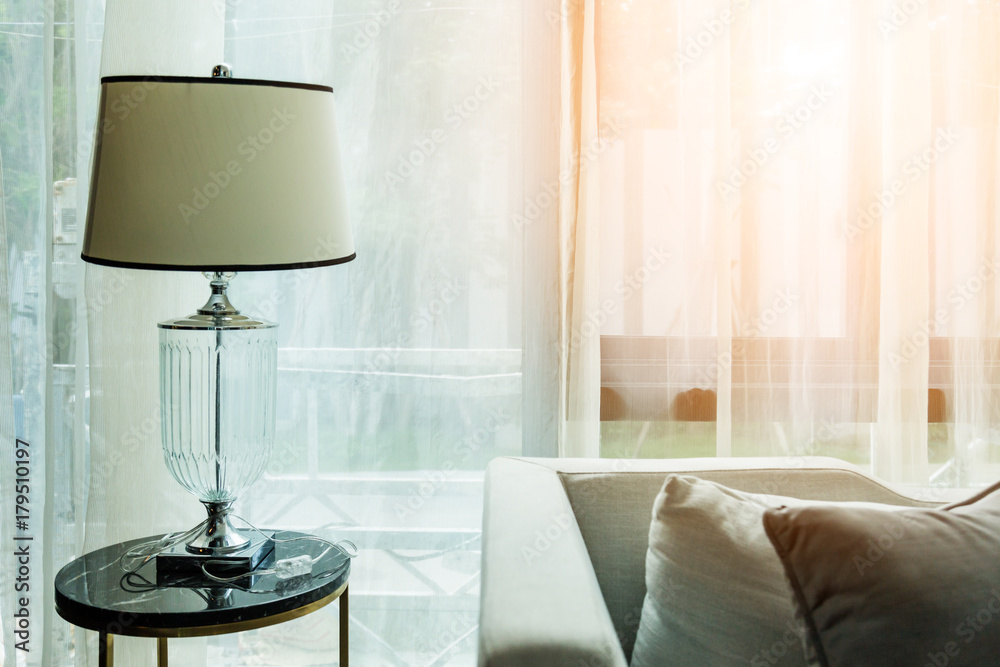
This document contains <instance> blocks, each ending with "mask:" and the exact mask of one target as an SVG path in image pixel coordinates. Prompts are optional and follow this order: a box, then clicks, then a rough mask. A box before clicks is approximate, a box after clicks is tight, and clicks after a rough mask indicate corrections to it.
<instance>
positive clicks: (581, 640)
mask: <svg viewBox="0 0 1000 667" xmlns="http://www.w3.org/2000/svg"><path fill="white" fill-rule="evenodd" d="M482 554H483V568H482V589H481V603H480V604H481V606H480V615H479V665H480V667H582V666H586V667H627V664H628V663H627V662H626V660H625V655H624V653H623V652H622V649H621V645H620V643H619V641H618V637H617V635H616V633H615V628H614V625H613V624H612V622H611V616H610V615H609V614H608V609H607V606H606V605H605V603H604V598H603V596H602V595H601V589H600V587H599V585H598V583H597V577H596V575H595V574H594V568H593V566H592V565H591V562H590V556H589V554H588V552H587V547H586V545H585V544H584V542H583V537H582V535H581V534H580V528H579V526H578V525H577V523H576V518H575V516H574V515H573V509H572V508H571V507H570V504H569V500H568V499H567V497H566V492H565V490H564V489H563V485H562V482H561V481H560V479H559V476H558V475H557V474H556V472H555V471H553V470H551V469H550V468H546V467H544V466H540V465H538V464H535V463H531V462H528V461H524V460H516V459H505V458H500V459H495V460H494V461H493V462H491V463H490V465H489V467H488V468H487V471H486V490H485V501H484V506H483V544H482Z"/></svg>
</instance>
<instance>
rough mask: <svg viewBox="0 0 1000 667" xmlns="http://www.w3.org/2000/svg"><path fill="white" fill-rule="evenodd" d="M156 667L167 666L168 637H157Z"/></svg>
mask: <svg viewBox="0 0 1000 667" xmlns="http://www.w3.org/2000/svg"><path fill="white" fill-rule="evenodd" d="M156 667H167V638H166V637H157V638H156Z"/></svg>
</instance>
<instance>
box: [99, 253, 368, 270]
mask: <svg viewBox="0 0 1000 667" xmlns="http://www.w3.org/2000/svg"><path fill="white" fill-rule="evenodd" d="M357 256H358V253H356V252H352V253H351V254H350V255H349V256H347V257H337V258H335V259H324V260H320V261H315V262H290V263H287V264H205V265H198V266H190V265H179V264H143V263H142V262H118V261H115V260H113V259H102V258H100V257H88V256H87V255H85V254H83V253H81V254H80V258H81V259H82V260H83V261H85V262H88V263H90V264H99V265H101V266H111V267H114V268H116V269H146V270H148V271H202V272H206V271H207V272H211V273H216V272H218V273H229V272H233V273H244V272H246V271H295V270H298V269H315V268H318V267H321V266H334V265H336V264H346V263H347V262H350V261H351V260H352V259H354V258H355V257H357Z"/></svg>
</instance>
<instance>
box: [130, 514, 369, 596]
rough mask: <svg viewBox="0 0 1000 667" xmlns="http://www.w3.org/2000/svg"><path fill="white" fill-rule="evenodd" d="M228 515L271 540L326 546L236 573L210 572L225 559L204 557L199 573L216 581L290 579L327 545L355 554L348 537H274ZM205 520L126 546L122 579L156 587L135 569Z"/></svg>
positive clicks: (309, 566)
mask: <svg viewBox="0 0 1000 667" xmlns="http://www.w3.org/2000/svg"><path fill="white" fill-rule="evenodd" d="M231 516H232V517H233V518H234V519H239V520H240V521H242V522H243V523H244V524H246V526H247V527H248V528H250V529H251V530H253V531H254V532H256V533H257V534H258V535H260V536H262V537H264V538H265V539H269V540H272V541H273V542H277V543H287V542H297V541H302V540H312V541H315V542H322V543H323V544H326V545H327V546H326V549H324V550H323V552H322V553H321V554H320V555H319V556H316V557H315V558H313V557H312V556H310V555H309V554H302V555H301V556H293V557H291V558H283V559H281V560H279V561H277V562H275V564H274V567H271V568H268V569H265V570H251V571H250V572H245V573H243V574H239V575H236V576H233V577H221V576H218V575H216V574H212V573H211V572H209V571H208V566H209V565H220V564H227V563H226V561H221V560H216V561H213V560H208V561H205V562H204V563H202V564H201V572H202V574H204V575H205V576H206V577H207V578H208V579H210V580H212V581H215V582H218V583H222V584H233V583H235V582H238V581H239V580H240V579H244V578H246V577H250V576H259V575H263V574H273V575H275V576H276V577H277V578H278V579H280V580H287V579H293V578H296V577H301V576H304V575H308V574H312V568H313V566H314V565H315V564H316V563H318V562H319V561H320V560H322V559H323V557H324V556H326V555H327V554H328V553H329V552H330V550H331V549H337V550H338V551H340V553H342V554H343V555H344V556H346V557H347V558H348V559H351V558H354V557H356V556H357V555H358V548H357V546H355V544H354V543H353V542H351V541H350V540H341V541H339V542H331V541H330V540H326V539H323V538H322V537H317V536H315V535H298V536H296V537H286V538H278V537H274V536H269V535H267V534H265V533H264V532H263V531H261V530H260V529H259V528H257V527H256V526H255V525H253V524H252V523H250V522H249V521H247V520H246V519H244V518H243V517H241V516H239V515H237V514H232V515H231ZM209 521H210V520H209V519H205V520H204V521H202V522H201V523H199V524H198V525H197V526H195V527H194V528H191V529H190V530H187V531H184V532H175V533H168V534H167V535H164V536H163V537H160V538H159V539H156V540H150V541H148V542H143V543H142V544H138V545H136V546H134V547H132V548H131V549H129V550H127V551H126V552H125V553H123V554H122V555H121V556H120V557H119V559H118V566H119V567H120V568H121V569H122V570H123V571H124V572H125V576H124V577H123V578H122V579H123V581H124V582H126V583H128V584H129V585H130V586H133V587H136V588H137V589H145V590H152V588H157V586H155V585H154V584H152V582H150V581H149V580H148V579H146V578H145V577H144V576H142V575H140V574H139V570H141V569H142V568H143V567H145V566H146V564H147V563H149V561H151V560H152V559H153V558H155V557H156V556H158V555H160V554H162V553H165V552H167V551H169V550H170V549H172V548H173V547H175V546H177V545H178V544H180V543H181V542H186V541H187V540H189V539H191V538H192V537H194V536H195V535H197V534H199V533H200V532H201V531H202V530H203V529H204V528H205V527H206V526H207V525H208V522H209ZM137 558H138V559H141V562H139V564H138V565H135V564H134V563H135V562H134V560H133V561H132V563H130V565H131V566H127V565H126V560H132V559H137ZM335 571H336V570H335V569H331V570H329V571H327V572H323V573H320V574H319V575H317V576H316V578H317V579H324V578H326V577H330V576H332V575H333V573H334V572H335ZM135 579H139V580H140V581H139V583H138V584H137V583H135V581H134V580H135ZM150 586H152V588H149V587H150ZM239 588H241V589H242V590H246V591H248V592H253V591H249V589H246V588H244V587H242V586H240V587H239Z"/></svg>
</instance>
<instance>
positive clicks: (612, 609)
mask: <svg viewBox="0 0 1000 667" xmlns="http://www.w3.org/2000/svg"><path fill="white" fill-rule="evenodd" d="M670 473H678V474H684V475H691V476H695V477H699V478H702V479H706V480H710V481H714V482H717V483H719V484H722V485H725V486H727V487H730V488H733V489H738V490H741V491H746V492H750V493H764V494H772V495H782V496H791V497H796V498H802V499H804V500H827V501H847V500H855V501H867V502H876V503H884V504H890V505H900V506H907V507H933V506H935V505H936V503H934V502H930V501H923V500H919V499H916V498H912V497H907V496H905V495H903V494H901V493H899V492H897V491H894V490H893V489H891V488H889V487H887V486H885V485H884V484H882V483H881V482H879V481H877V480H875V479H874V478H872V477H870V476H868V475H866V474H865V473H863V472H861V471H859V470H858V469H857V468H855V467H853V466H851V465H850V464H848V463H845V462H843V461H840V460H837V459H831V458H823V457H794V458H793V457H782V458H728V459H722V458H720V459H656V460H612V459H542V458H498V459H495V460H494V461H492V462H491V463H490V465H489V467H488V468H487V471H486V488H485V502H484V509H483V538H482V539H483V542H482V559H483V562H482V588H481V607H480V619H479V649H478V650H479V665H480V667H561V666H566V667H569V666H572V667H626V666H627V665H628V664H629V660H630V658H631V654H632V648H633V646H634V644H635V639H636V631H637V629H638V626H639V619H640V613H641V610H642V606H643V599H644V597H645V594H646V585H645V558H646V551H647V545H648V535H649V527H650V518H651V513H652V507H653V502H654V499H655V498H656V495H657V493H658V492H659V491H660V489H661V487H662V486H663V484H664V480H665V478H666V476H667V475H668V474H670Z"/></svg>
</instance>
